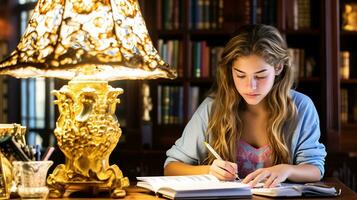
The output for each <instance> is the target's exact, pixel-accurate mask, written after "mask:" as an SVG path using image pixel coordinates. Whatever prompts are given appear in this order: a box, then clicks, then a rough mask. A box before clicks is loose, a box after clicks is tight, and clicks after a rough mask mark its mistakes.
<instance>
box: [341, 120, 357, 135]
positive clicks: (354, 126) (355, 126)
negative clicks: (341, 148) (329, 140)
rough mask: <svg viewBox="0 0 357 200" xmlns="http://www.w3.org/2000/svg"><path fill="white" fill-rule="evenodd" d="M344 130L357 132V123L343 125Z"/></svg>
mask: <svg viewBox="0 0 357 200" xmlns="http://www.w3.org/2000/svg"><path fill="white" fill-rule="evenodd" d="M341 129H342V130H357V122H356V123H341ZM356 136H357V132H356Z"/></svg>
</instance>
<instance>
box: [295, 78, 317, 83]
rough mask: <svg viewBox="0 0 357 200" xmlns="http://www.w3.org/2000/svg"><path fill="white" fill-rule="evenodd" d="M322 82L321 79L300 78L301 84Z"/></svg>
mask: <svg viewBox="0 0 357 200" xmlns="http://www.w3.org/2000/svg"><path fill="white" fill-rule="evenodd" d="M320 81H321V79H320V78H319V77H307V78H299V83H319V82H320Z"/></svg>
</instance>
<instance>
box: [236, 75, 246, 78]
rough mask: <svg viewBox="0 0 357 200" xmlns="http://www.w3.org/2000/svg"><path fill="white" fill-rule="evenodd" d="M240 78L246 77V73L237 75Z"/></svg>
mask: <svg viewBox="0 0 357 200" xmlns="http://www.w3.org/2000/svg"><path fill="white" fill-rule="evenodd" d="M237 77H238V78H244V77H245V76H244V75H237Z"/></svg>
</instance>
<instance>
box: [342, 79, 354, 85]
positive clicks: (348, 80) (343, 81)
mask: <svg viewBox="0 0 357 200" xmlns="http://www.w3.org/2000/svg"><path fill="white" fill-rule="evenodd" d="M341 84H357V78H350V79H341Z"/></svg>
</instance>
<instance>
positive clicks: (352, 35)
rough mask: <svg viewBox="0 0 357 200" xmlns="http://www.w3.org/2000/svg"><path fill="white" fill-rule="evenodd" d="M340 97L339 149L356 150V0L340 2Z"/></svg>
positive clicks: (345, 150) (343, 150)
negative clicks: (354, 43) (354, 42)
mask: <svg viewBox="0 0 357 200" xmlns="http://www.w3.org/2000/svg"><path fill="white" fill-rule="evenodd" d="M340 3H341V4H340V9H339V11H340V14H339V15H340V24H339V25H340V26H339V28H340V29H339V30H340V38H339V39H340V40H339V42H340V49H339V52H340V63H339V67H340V98H341V105H340V106H341V107H340V108H341V111H340V112H341V142H340V143H341V149H340V150H341V151H342V152H357V149H356V148H355V147H356V145H357V142H351V141H354V140H353V139H352V138H353V137H355V134H354V132H355V131H354V130H356V128H357V70H356V66H357V60H356V56H357V47H356V46H355V45H353V41H355V40H356V39H357V21H356V17H357V1H348V0H344V1H341V2H340Z"/></svg>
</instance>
